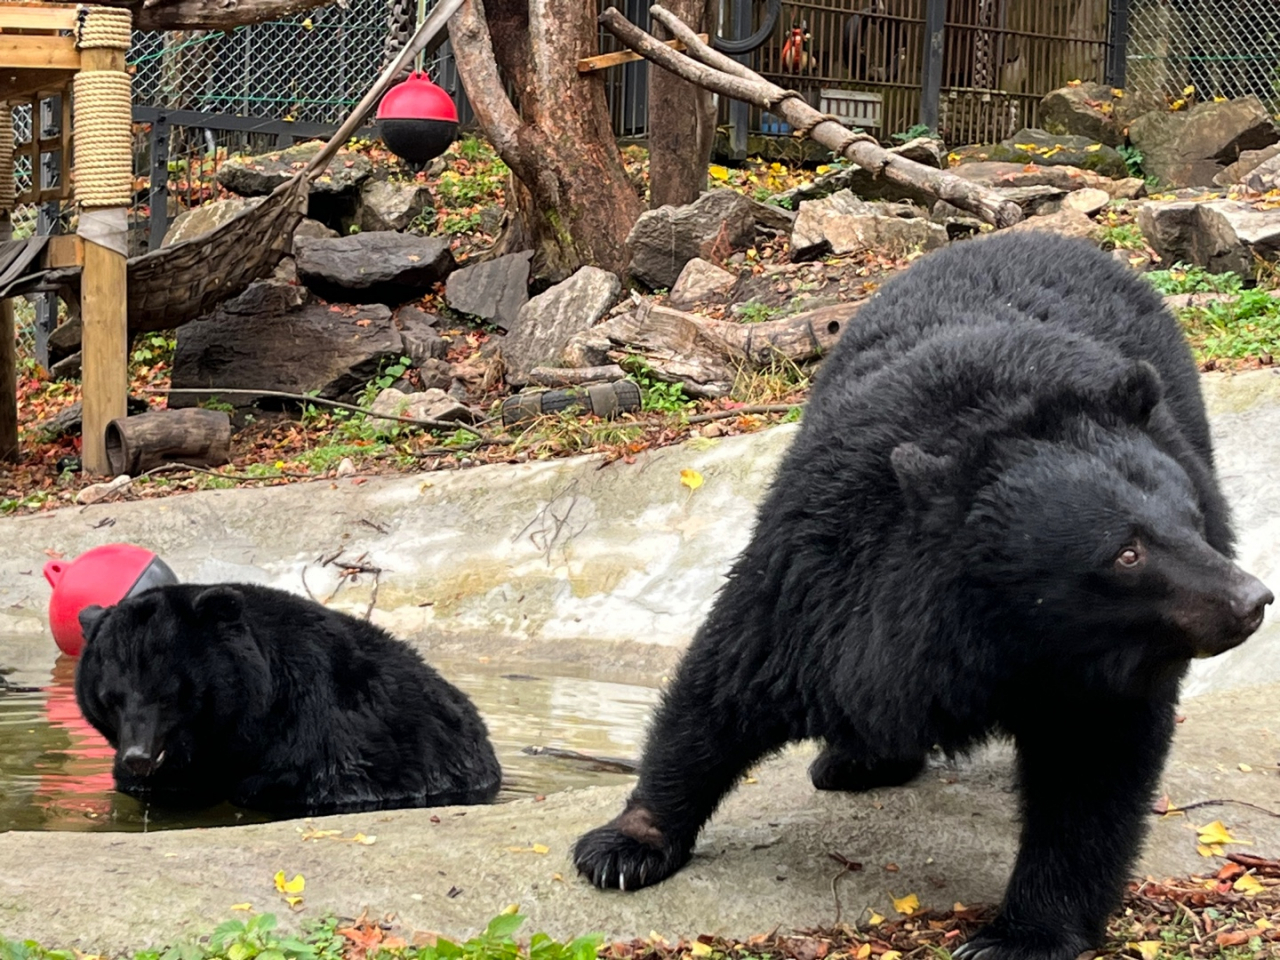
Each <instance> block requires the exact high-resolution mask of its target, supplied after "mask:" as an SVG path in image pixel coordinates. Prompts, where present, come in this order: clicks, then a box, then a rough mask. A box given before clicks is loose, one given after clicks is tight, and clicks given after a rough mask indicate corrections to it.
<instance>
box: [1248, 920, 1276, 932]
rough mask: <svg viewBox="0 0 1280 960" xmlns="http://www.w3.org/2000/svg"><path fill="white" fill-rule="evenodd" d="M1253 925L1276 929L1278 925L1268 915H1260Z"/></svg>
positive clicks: (1259, 927) (1261, 928) (1260, 927)
mask: <svg viewBox="0 0 1280 960" xmlns="http://www.w3.org/2000/svg"><path fill="white" fill-rule="evenodd" d="M1253 925H1254V926H1255V927H1257V928H1258V929H1259V930H1274V929H1275V926H1276V925H1275V924H1274V923H1272V922H1271V921H1270V920H1268V919H1267V918H1266V917H1259V918H1258V919H1257V920H1255V921H1253Z"/></svg>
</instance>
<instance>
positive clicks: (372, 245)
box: [294, 233, 457, 305]
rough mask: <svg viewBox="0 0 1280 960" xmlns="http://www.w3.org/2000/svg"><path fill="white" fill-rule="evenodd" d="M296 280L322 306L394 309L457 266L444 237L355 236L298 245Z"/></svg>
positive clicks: (422, 292)
mask: <svg viewBox="0 0 1280 960" xmlns="http://www.w3.org/2000/svg"><path fill="white" fill-rule="evenodd" d="M294 259H295V260H296V261H297V268H298V278H299V279H300V280H301V281H302V282H303V283H304V284H306V285H307V286H308V287H309V288H311V289H312V290H314V291H315V292H316V293H317V294H319V295H320V296H322V297H324V298H325V299H326V300H331V301H338V302H350V301H352V300H358V301H360V302H362V303H386V304H392V305H394V304H399V303H407V302H408V301H410V300H416V299H418V298H419V297H421V296H422V295H423V294H424V293H426V292H427V291H429V290H430V289H431V288H432V287H434V286H435V285H436V284H437V283H439V282H441V281H442V280H444V279H445V278H446V277H447V276H448V275H449V274H450V273H451V272H452V271H453V269H454V267H455V266H457V264H456V263H455V262H454V259H453V253H452V252H451V251H450V249H449V241H448V239H447V238H444V237H415V236H410V235H408V234H402V233H357V234H354V235H352V236H347V237H331V238H323V239H315V240H311V239H306V240H304V239H298V240H297V241H296V242H295V243H294Z"/></svg>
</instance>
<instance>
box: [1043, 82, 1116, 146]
mask: <svg viewBox="0 0 1280 960" xmlns="http://www.w3.org/2000/svg"><path fill="white" fill-rule="evenodd" d="M1116 102H1117V98H1116V95H1115V91H1114V90H1113V89H1112V88H1111V87H1109V86H1107V85H1106V84H1103V83H1081V84H1079V85H1078V86H1074V87H1062V88H1060V89H1058V90H1052V91H1050V92H1049V93H1047V94H1045V96H1044V99H1043V100H1041V101H1040V113H1039V120H1040V125H1041V126H1042V127H1043V128H1044V129H1045V130H1046V131H1047V132H1048V133H1053V134H1063V135H1067V136H1075V137H1085V138H1086V139H1088V140H1090V141H1091V142H1093V143H1102V144H1106V145H1107V146H1108V147H1118V146H1120V145H1121V144H1122V143H1124V126H1123V124H1121V123H1120V122H1119V121H1118V120H1117V119H1116Z"/></svg>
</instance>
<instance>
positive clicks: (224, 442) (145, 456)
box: [106, 407, 231, 477]
mask: <svg viewBox="0 0 1280 960" xmlns="http://www.w3.org/2000/svg"><path fill="white" fill-rule="evenodd" d="M106 443H107V462H108V464H109V465H110V467H111V472H112V473H113V474H114V475H116V476H119V475H120V474H122V473H127V474H128V475H129V476H131V477H136V476H137V475H138V474H140V473H145V472H146V471H148V470H150V469H152V468H153V467H158V466H160V465H161V464H164V463H185V464H188V465H190V466H194V467H219V466H222V464H224V463H226V462H227V461H229V460H230V459H231V418H230V417H229V416H227V414H225V413H223V412H222V411H221V410H202V409H199V408H195V407H193V408H190V409H186V410H153V411H152V412H150V413H141V414H138V415H137V416H136V417H118V418H117V419H115V420H112V421H111V422H110V423H109V424H107V436H106Z"/></svg>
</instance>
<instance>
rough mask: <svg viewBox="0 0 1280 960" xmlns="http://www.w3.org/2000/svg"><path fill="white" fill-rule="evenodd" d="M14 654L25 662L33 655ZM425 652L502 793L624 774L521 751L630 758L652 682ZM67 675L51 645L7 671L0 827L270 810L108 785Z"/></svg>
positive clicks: (197, 823) (0, 698) (106, 769)
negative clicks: (483, 732) (487, 741)
mask: <svg viewBox="0 0 1280 960" xmlns="http://www.w3.org/2000/svg"><path fill="white" fill-rule="evenodd" d="M38 644H47V645H48V648H49V649H50V650H51V651H52V652H56V650H55V648H54V646H53V641H52V640H51V639H49V638H47V637H45V638H32V637H22V638H10V637H3V636H0V654H4V653H5V652H6V651H14V650H15V649H21V650H23V651H24V652H26V653H28V654H29V653H30V651H31V649H32V647H33V646H34V645H38ZM21 659H22V660H25V661H27V662H28V664H29V661H30V658H29V657H23V658H21ZM428 659H429V660H430V662H431V664H432V666H434V667H435V668H436V669H437V670H439V671H440V672H441V673H442V674H443V675H444V676H445V677H446V678H447V679H448V680H449V681H450V682H452V683H454V684H456V685H457V686H458V687H459V688H460V689H462V690H463V691H464V692H466V693H467V695H468V696H470V697H471V698H472V700H474V701H475V704H476V706H477V707H478V708H479V710H480V712H481V713H482V714H484V718H485V722H486V723H487V724H488V726H489V735H490V738H491V739H492V741H493V745H494V749H495V750H496V751H497V754H498V759H499V761H500V762H501V763H502V769H503V788H502V792H501V793H500V794H499V797H498V800H499V802H502V801H507V800H512V799H515V798H517V797H522V796H531V795H537V794H546V793H552V792H554V791H556V790H563V789H565V788H567V787H580V786H593V785H602V784H613V783H627V782H629V781H630V780H631V776H630V774H628V773H626V772H621V771H620V770H618V769H615V768H613V765H611V764H599V763H587V762H584V761H583V760H581V759H576V758H566V757H563V756H554V755H548V753H546V752H543V753H538V754H531V753H529V752H526V751H527V750H528V749H529V748H551V751H552V752H554V751H566V752H569V753H578V754H585V755H589V756H591V757H598V758H612V759H622V760H627V759H633V758H635V757H637V756H638V755H639V752H640V746H641V741H642V737H643V733H644V730H645V726H646V724H647V723H648V719H649V715H650V713H651V711H652V708H653V706H654V705H655V704H656V703H657V699H658V691H657V690H656V689H654V688H652V687H645V686H636V685H632V684H626V683H616V682H610V681H606V680H601V679H595V678H593V677H591V676H590V675H589V674H588V673H586V672H583V673H581V674H578V675H566V670H567V669H568V668H565V667H562V666H554V668H553V669H552V670H550V671H549V670H548V669H546V665H545V664H539V665H537V666H534V665H529V664H525V665H521V664H515V663H511V662H506V663H503V664H502V665H497V664H493V663H477V662H476V661H474V660H459V659H441V658H436V657H429V658H428ZM0 662H4V661H3V660H0ZM9 662H13V661H12V660H10V661H9ZM571 672H572V671H570V673H571ZM74 676H75V661H74V660H72V659H71V658H70V657H63V656H59V657H58V658H57V660H56V661H55V662H53V663H52V665H51V666H50V667H48V668H41V667H38V666H37V667H32V666H30V665H28V666H27V667H25V668H23V669H20V670H17V671H15V672H13V673H10V674H9V675H8V676H7V677H6V678H5V680H6V681H7V683H8V684H9V685H11V687H10V689H4V688H3V687H0V831H4V830H107V831H111V830H119V831H143V830H149V829H151V830H154V829H172V828H178V827H206V826H222V825H229V824H238V823H261V822H264V821H266V820H269V819H271V818H270V817H269V816H266V815H264V814H261V813H257V812H254V811H248V810H241V809H238V808H236V807H233V806H231V805H230V804H224V805H222V806H219V807H215V808H212V809H208V810H202V811H196V812H191V811H182V812H175V811H167V810H163V809H158V808H156V807H154V806H150V805H147V804H143V803H140V802H139V801H137V800H134V799H133V798H131V797H127V796H124V795H123V794H119V793H116V792H115V791H114V790H113V789H112V782H111V758H112V750H111V748H110V747H109V746H108V745H107V743H106V741H104V740H103V739H102V738H101V737H100V736H98V734H97V732H96V731H95V730H94V729H93V728H92V727H90V726H89V725H88V724H87V723H86V722H85V721H84V719H83V717H81V715H80V709H79V707H77V706H76V701H75V690H74V686H73V679H74ZM12 687H23V688H35V689H17V690H15V689H12Z"/></svg>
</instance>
